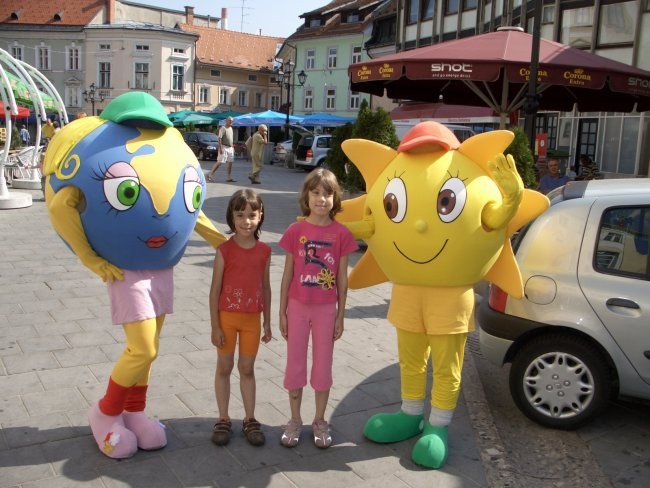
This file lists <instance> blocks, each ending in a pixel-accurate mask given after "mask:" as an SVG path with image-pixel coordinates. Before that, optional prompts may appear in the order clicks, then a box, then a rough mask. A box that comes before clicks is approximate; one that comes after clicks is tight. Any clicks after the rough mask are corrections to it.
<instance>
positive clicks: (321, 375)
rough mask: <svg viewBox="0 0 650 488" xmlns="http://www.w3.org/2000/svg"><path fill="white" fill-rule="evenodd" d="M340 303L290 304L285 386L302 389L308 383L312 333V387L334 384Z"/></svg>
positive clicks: (291, 388) (324, 389)
mask: <svg viewBox="0 0 650 488" xmlns="http://www.w3.org/2000/svg"><path fill="white" fill-rule="evenodd" d="M335 318H336V304H334V303H327V304H324V305H313V304H309V305H307V304H303V303H301V302H299V301H298V300H295V299H292V298H290V299H289V304H288V307H287V322H288V337H287V367H286V369H285V371H284V387H285V388H286V389H287V390H289V391H291V390H298V389H300V388H302V387H304V386H305V385H306V384H307V349H308V346H309V334H310V332H311V342H312V344H311V347H312V362H311V379H310V384H311V387H312V388H313V389H314V390H315V391H326V390H329V389H330V388H331V387H332V359H333V356H334V320H335Z"/></svg>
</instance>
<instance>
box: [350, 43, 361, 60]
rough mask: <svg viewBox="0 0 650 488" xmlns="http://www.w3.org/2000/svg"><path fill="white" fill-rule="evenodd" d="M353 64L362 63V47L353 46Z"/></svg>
mask: <svg viewBox="0 0 650 488" xmlns="http://www.w3.org/2000/svg"><path fill="white" fill-rule="evenodd" d="M351 61H352V63H360V62H361V46H352V60H351Z"/></svg>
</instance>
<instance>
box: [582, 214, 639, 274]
mask: <svg viewBox="0 0 650 488" xmlns="http://www.w3.org/2000/svg"><path fill="white" fill-rule="evenodd" d="M649 233H650V208H648V207H618V208H611V209H608V210H606V211H605V212H604V213H603V218H602V221H601V224H600V229H599V232H598V236H599V237H598V244H597V246H596V256H595V259H594V267H595V268H596V271H600V272H601V273H608V274H616V275H623V276H629V277H632V278H645V277H646V274H647V269H648V234H649Z"/></svg>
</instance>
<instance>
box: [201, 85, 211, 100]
mask: <svg viewBox="0 0 650 488" xmlns="http://www.w3.org/2000/svg"><path fill="white" fill-rule="evenodd" d="M209 102H210V88H209V87H207V86H200V87H199V103H209Z"/></svg>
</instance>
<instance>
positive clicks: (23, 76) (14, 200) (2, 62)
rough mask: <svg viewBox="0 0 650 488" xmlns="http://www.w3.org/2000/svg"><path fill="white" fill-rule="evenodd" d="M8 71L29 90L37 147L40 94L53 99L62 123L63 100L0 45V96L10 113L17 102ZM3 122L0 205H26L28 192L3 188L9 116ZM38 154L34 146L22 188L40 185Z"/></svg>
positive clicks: (42, 114)
mask: <svg viewBox="0 0 650 488" xmlns="http://www.w3.org/2000/svg"><path fill="white" fill-rule="evenodd" d="M9 75H12V76H13V78H16V79H18V80H19V82H20V83H22V84H24V86H25V87H26V89H27V90H28V92H29V95H30V98H31V105H32V106H33V107H34V113H35V115H36V134H35V141H36V147H38V145H40V141H41V125H42V123H43V122H45V121H46V119H47V112H46V111H45V105H44V103H43V97H42V95H48V96H49V97H51V98H52V99H53V100H54V101H55V105H56V108H57V115H58V118H59V120H60V122H61V124H62V125H64V124H67V123H68V115H67V113H66V110H65V104H64V103H63V100H62V99H61V97H60V96H59V93H58V92H57V91H56V89H55V88H54V86H53V85H52V83H51V82H50V81H49V80H48V79H47V78H46V77H45V76H44V75H43V74H42V73H41V72H40V71H38V70H37V69H36V68H34V67H33V66H30V65H29V64H27V63H25V62H23V61H20V60H17V59H14V58H13V57H12V56H11V55H10V54H9V53H8V52H7V51H4V50H3V49H0V98H1V99H2V102H3V103H4V105H5V107H9V112H10V113H11V114H14V115H15V114H17V113H18V106H17V104H16V97H15V95H14V92H13V89H12V85H11V80H10V78H9ZM39 86H40V88H39ZM5 124H6V129H7V130H6V133H7V134H6V140H5V145H4V149H3V150H2V151H1V152H0V209H11V208H24V207H29V206H30V205H31V204H32V197H31V194H28V193H19V192H13V191H12V192H10V191H9V190H8V188H7V180H6V179H5V172H4V166H5V164H6V163H7V162H8V160H9V151H10V147H11V137H12V135H13V130H12V121H11V116H9V117H5ZM39 158H40V151H38V150H34V151H33V152H32V156H31V163H30V171H29V174H30V177H29V180H27V181H25V183H26V186H24V187H25V188H40V177H39V172H38V170H37V169H36V168H37V167H38V165H39ZM16 183H18V181H16Z"/></svg>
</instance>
